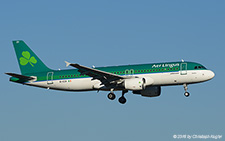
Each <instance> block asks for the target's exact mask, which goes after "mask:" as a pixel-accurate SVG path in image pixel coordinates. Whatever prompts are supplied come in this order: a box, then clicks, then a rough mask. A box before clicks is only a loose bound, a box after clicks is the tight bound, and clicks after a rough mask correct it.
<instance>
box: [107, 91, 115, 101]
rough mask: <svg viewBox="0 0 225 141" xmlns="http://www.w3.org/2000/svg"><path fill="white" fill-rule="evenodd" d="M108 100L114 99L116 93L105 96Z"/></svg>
mask: <svg viewBox="0 0 225 141" xmlns="http://www.w3.org/2000/svg"><path fill="white" fill-rule="evenodd" d="M107 97H108V98H109V99H110V100H114V99H115V98H116V95H115V94H114V93H109V94H108V96H107Z"/></svg>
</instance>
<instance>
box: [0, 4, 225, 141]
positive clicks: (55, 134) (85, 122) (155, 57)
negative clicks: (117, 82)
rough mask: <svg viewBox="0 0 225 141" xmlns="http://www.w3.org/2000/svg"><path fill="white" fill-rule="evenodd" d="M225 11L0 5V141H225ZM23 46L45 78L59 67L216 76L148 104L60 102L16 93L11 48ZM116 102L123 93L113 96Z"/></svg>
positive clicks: (56, 97)
mask: <svg viewBox="0 0 225 141" xmlns="http://www.w3.org/2000/svg"><path fill="white" fill-rule="evenodd" d="M224 7H225V2H224V1H222V0H217V1H209V0H198V1H194V0H189V1H179V0H170V1H167V0H160V1H147V0H146V1H98V0H97V1H43V0H40V1H25V0H22V1H14V0H12V1H4V2H1V5H0V17H1V22H0V29H1V30H0V31H1V32H0V40H1V43H0V45H1V48H2V50H3V51H1V52H0V56H1V66H2V67H1V68H0V72H1V73H0V76H1V79H0V84H1V93H0V119H1V120H0V140H1V141H15V140H17V141H30V140H32V141H40V140H54V141H61V140H80V141H82V140H98V141H101V140H102V141H103V140H104V141H105V140H108V141H115V140H130V141H137V140H142V141H149V140H173V135H174V134H189V135H192V134H197V135H199V134H200V135H201V134H205V135H208V134H209V135H211V134H214V135H218V134H219V135H223V138H224V136H225V132H224V131H225V122H224V119H225V112H224V107H225V100H224V99H225V94H224V89H223V88H224V78H225V74H224V69H225V67H224V60H225V57H224V52H225V8H224ZM17 39H21V40H24V41H25V42H26V43H27V44H28V45H29V46H30V47H31V48H32V50H33V51H34V52H35V53H36V54H37V55H38V56H39V57H40V58H41V59H42V60H43V61H44V62H45V63H46V64H47V65H48V66H49V67H50V68H53V69H59V68H60V69H66V67H65V63H64V61H65V60H67V61H70V62H73V63H80V64H82V65H85V66H92V65H95V66H108V65H125V64H138V63H153V62H166V61H179V60H181V59H184V60H187V61H194V62H199V63H201V64H203V65H204V66H206V67H207V68H208V69H211V70H213V71H214V72H215V73H216V77H215V78H214V79H213V80H211V81H208V82H205V83H202V84H195V85H190V86H189V92H190V93H191V96H190V97H189V98H185V97H184V95H183V93H184V90H183V87H182V86H175V87H174V86H173V87H163V88H162V94H161V96H160V97H156V98H145V97H141V96H137V95H133V94H132V93H131V92H129V93H128V94H126V97H127V100H128V102H127V103H126V104H125V105H121V104H119V103H118V101H117V100H115V101H109V100H108V99H107V97H106V96H107V93H108V92H99V93H96V92H63V91H54V90H46V89H40V88H34V87H28V86H22V85H18V84H14V83H11V82H9V81H8V79H9V77H8V76H6V75H5V74H4V73H5V72H16V73H20V70H19V67H18V64H17V61H16V56H15V53H14V50H13V47H12V40H17ZM116 95H117V98H118V97H119V96H120V95H121V92H116Z"/></svg>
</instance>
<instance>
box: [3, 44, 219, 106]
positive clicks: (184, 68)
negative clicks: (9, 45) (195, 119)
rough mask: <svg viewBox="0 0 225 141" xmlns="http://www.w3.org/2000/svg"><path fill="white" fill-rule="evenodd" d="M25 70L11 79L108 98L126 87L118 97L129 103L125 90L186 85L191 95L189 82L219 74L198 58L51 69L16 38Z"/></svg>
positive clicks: (151, 91)
mask: <svg viewBox="0 0 225 141" xmlns="http://www.w3.org/2000/svg"><path fill="white" fill-rule="evenodd" d="M13 45H14V49H15V52H16V56H17V60H18V63H19V66H20V71H21V74H16V73H6V74H7V75H10V76H12V77H10V81H12V82H16V83H20V84H25V85H29V86H35V87H41V88H47V89H54V90H63V91H99V90H101V91H110V93H109V94H108V98H109V99H110V100H114V99H115V98H116V95H115V94H114V91H122V96H121V97H120V98H119V99H118V100H119V102H120V103H121V104H124V103H126V98H125V97H124V94H125V93H127V92H128V91H132V92H133V94H138V95H142V96H145V97H156V96H159V95H160V94H161V86H169V85H183V87H184V90H185V93H184V95H185V96H186V97H188V96H189V95H190V94H189V93H188V92H187V89H188V88H187V85H188V84H193V83H200V82H204V81H208V80H210V79H212V78H213V77H214V76H215V74H214V73H213V72H212V71H211V70H208V69H206V68H205V67H204V66H203V65H201V64H199V63H194V62H186V61H183V60H182V61H180V62H167V63H153V64H138V65H124V66H110V67H99V68H95V67H92V68H90V67H86V66H82V65H79V64H73V63H69V62H66V61H65V62H66V66H67V67H68V66H71V67H74V69H67V70H52V69H49V68H48V67H47V66H46V65H45V64H44V63H43V62H42V61H41V60H40V59H39V58H38V57H37V56H36V54H35V53H34V52H33V51H32V50H31V49H30V48H29V47H28V46H27V45H26V44H25V43H24V42H23V41H21V40H17V41H13Z"/></svg>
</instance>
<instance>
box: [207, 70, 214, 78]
mask: <svg viewBox="0 0 225 141" xmlns="http://www.w3.org/2000/svg"><path fill="white" fill-rule="evenodd" d="M214 76H215V73H214V72H213V71H211V70H208V72H207V77H208V78H209V79H212V78H213V77H214Z"/></svg>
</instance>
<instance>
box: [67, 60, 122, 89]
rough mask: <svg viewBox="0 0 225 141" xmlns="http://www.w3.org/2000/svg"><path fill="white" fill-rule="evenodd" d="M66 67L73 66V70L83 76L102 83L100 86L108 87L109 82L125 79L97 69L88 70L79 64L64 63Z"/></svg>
mask: <svg viewBox="0 0 225 141" xmlns="http://www.w3.org/2000/svg"><path fill="white" fill-rule="evenodd" d="M66 64H67V66H69V65H70V66H73V67H75V68H77V69H78V71H79V72H80V73H81V74H82V75H83V74H85V75H88V76H90V77H93V79H98V80H100V81H101V82H102V84H104V85H106V86H109V84H110V82H112V81H116V80H120V79H124V78H125V77H123V76H120V75H116V74H113V73H109V72H105V71H101V70H98V69H94V68H89V67H85V66H82V65H79V64H72V63H68V62H66Z"/></svg>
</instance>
